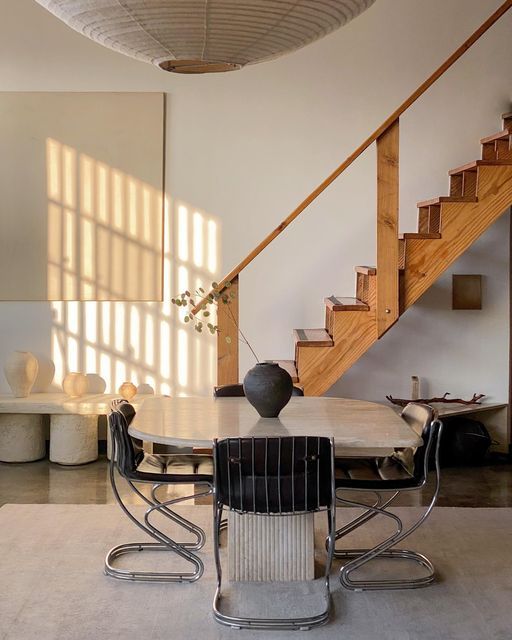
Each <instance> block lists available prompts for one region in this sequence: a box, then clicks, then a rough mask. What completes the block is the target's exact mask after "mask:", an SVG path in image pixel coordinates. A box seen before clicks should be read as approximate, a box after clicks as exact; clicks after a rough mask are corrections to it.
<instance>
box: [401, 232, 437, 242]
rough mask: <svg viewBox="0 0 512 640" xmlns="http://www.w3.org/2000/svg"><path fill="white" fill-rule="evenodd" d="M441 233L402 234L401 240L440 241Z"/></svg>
mask: <svg viewBox="0 0 512 640" xmlns="http://www.w3.org/2000/svg"><path fill="white" fill-rule="evenodd" d="M440 237H441V234H440V233H401V234H400V235H399V236H398V239H399V240H439V238H440Z"/></svg>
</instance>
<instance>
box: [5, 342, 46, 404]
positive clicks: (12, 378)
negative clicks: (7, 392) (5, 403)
mask: <svg viewBox="0 0 512 640" xmlns="http://www.w3.org/2000/svg"><path fill="white" fill-rule="evenodd" d="M38 369H39V365H38V363H37V358H36V357H35V356H34V355H33V354H32V353H30V351H14V353H11V355H10V356H9V357H8V358H7V361H6V363H5V365H4V373H5V377H6V379H7V382H8V384H9V386H10V387H11V390H12V392H13V395H14V397H15V398H26V397H27V396H28V395H29V394H30V392H31V390H32V387H33V385H34V382H35V380H36V377H37V371H38Z"/></svg>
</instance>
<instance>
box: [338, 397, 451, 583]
mask: <svg viewBox="0 0 512 640" xmlns="http://www.w3.org/2000/svg"><path fill="white" fill-rule="evenodd" d="M401 415H402V418H403V419H404V420H405V421H406V422H407V423H408V424H409V426H411V427H412V428H413V429H414V430H415V431H416V433H418V435H421V436H422V439H423V446H421V447H419V448H418V449H416V450H413V449H406V450H398V451H397V452H396V453H395V455H394V456H390V457H387V458H376V459H369V460H355V459H352V460H350V459H345V460H344V459H338V460H337V461H336V500H337V504H338V505H343V506H350V507H359V508H364V509H365V511H364V512H363V513H362V514H361V515H360V516H359V517H357V518H355V519H354V520H352V521H350V522H349V523H348V524H346V525H345V526H344V527H342V528H341V529H338V530H337V531H336V540H340V539H341V538H343V537H344V536H346V535H348V534H349V533H350V532H352V531H354V530H355V529H357V528H358V527H360V526H361V525H363V524H365V523H367V522H368V521H370V520H371V519H373V518H374V517H375V516H377V515H383V516H386V517H388V518H390V519H391V520H393V521H394V522H395V525H396V531H395V532H394V533H393V534H392V535H390V536H389V537H388V538H386V539H385V540H384V541H382V542H381V543H379V544H378V545H376V546H375V547H373V548H372V549H346V550H343V549H342V550H338V549H336V550H335V552H334V556H335V557H336V558H342V559H347V560H348V562H346V564H344V566H343V567H342V568H341V570H340V582H341V584H342V585H343V586H344V587H346V588H347V589H351V590H353V591H363V590H370V589H413V588H418V587H425V586H427V585H429V584H431V583H432V582H433V581H434V579H435V569H434V566H433V564H432V562H431V561H430V560H429V559H428V558H426V557H425V556H424V555H422V554H420V553H417V552H415V551H409V550H407V549H397V548H396V545H397V544H399V543H400V542H401V541H402V540H404V539H405V538H406V537H407V536H409V535H410V534H411V533H413V532H414V531H415V530H416V529H417V528H418V527H419V526H421V525H422V524H423V523H424V522H425V520H426V519H427V518H428V516H429V515H430V513H431V511H432V509H433V508H434V505H435V503H436V500H437V496H438V494H439V486H440V466H439V443H440V439H441V433H442V427H443V425H442V423H441V422H440V421H439V420H437V419H436V418H435V413H434V410H433V409H432V407H429V406H428V405H422V404H417V403H410V404H408V405H407V406H406V407H405V409H404V410H403V411H402V414H401ZM431 452H434V464H435V488H434V493H433V496H432V499H431V501H430V504H429V505H428V507H427V508H426V510H425V511H424V513H423V514H422V516H421V517H420V519H419V520H418V521H417V522H415V523H414V524H413V525H411V526H409V527H408V528H407V529H404V527H403V523H402V521H401V520H400V518H399V517H398V516H397V515H396V514H395V513H392V512H390V511H388V510H387V509H388V507H389V506H390V505H391V503H392V502H393V501H394V500H395V498H396V497H397V496H398V495H399V494H400V493H401V492H402V491H417V490H419V489H421V488H422V487H423V486H425V484H426V482H427V477H428V470H429V459H430V458H431ZM344 491H350V492H352V491H363V492H370V493H374V494H375V495H376V498H377V499H376V502H375V503H374V504H373V505H368V504H364V503H360V502H356V501H353V500H349V499H346V498H344V497H342V495H341V493H342V492H344ZM383 493H384V494H385V495H386V496H389V497H387V499H384V496H383V495H382V494H383ZM389 494H391V495H389ZM375 558H401V559H407V560H412V561H414V562H416V563H418V564H419V565H421V566H422V567H424V568H425V569H426V570H427V571H426V575H424V576H423V577H418V578H409V579H388V578H376V579H366V580H362V579H359V580H358V579H355V578H353V577H352V576H351V574H352V573H353V572H354V571H356V570H357V569H359V568H360V567H362V566H363V565H365V564H366V563H368V562H370V560H373V559H375Z"/></svg>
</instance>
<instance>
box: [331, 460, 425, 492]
mask: <svg viewBox="0 0 512 640" xmlns="http://www.w3.org/2000/svg"><path fill="white" fill-rule="evenodd" d="M414 484H415V480H414V478H413V476H412V475H411V474H410V473H409V472H408V471H407V470H406V469H405V468H404V467H403V466H402V464H401V463H400V462H399V461H397V460H396V459H395V458H394V457H392V456H388V457H386V458H368V459H358V458H338V459H336V487H340V488H341V487H343V488H347V489H350V488H354V489H368V490H370V489H373V488H375V489H376V490H379V488H380V489H393V488H396V489H399V488H405V487H408V486H414Z"/></svg>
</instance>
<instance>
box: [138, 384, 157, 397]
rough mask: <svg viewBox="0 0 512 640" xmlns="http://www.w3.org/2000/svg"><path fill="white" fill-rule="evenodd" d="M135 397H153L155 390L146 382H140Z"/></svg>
mask: <svg viewBox="0 0 512 640" xmlns="http://www.w3.org/2000/svg"><path fill="white" fill-rule="evenodd" d="M137 395H138V396H149V395H153V396H154V395H155V390H154V389H153V387H152V386H151V385H150V384H148V383H147V382H142V383H141V384H139V386H138V387H137Z"/></svg>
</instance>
